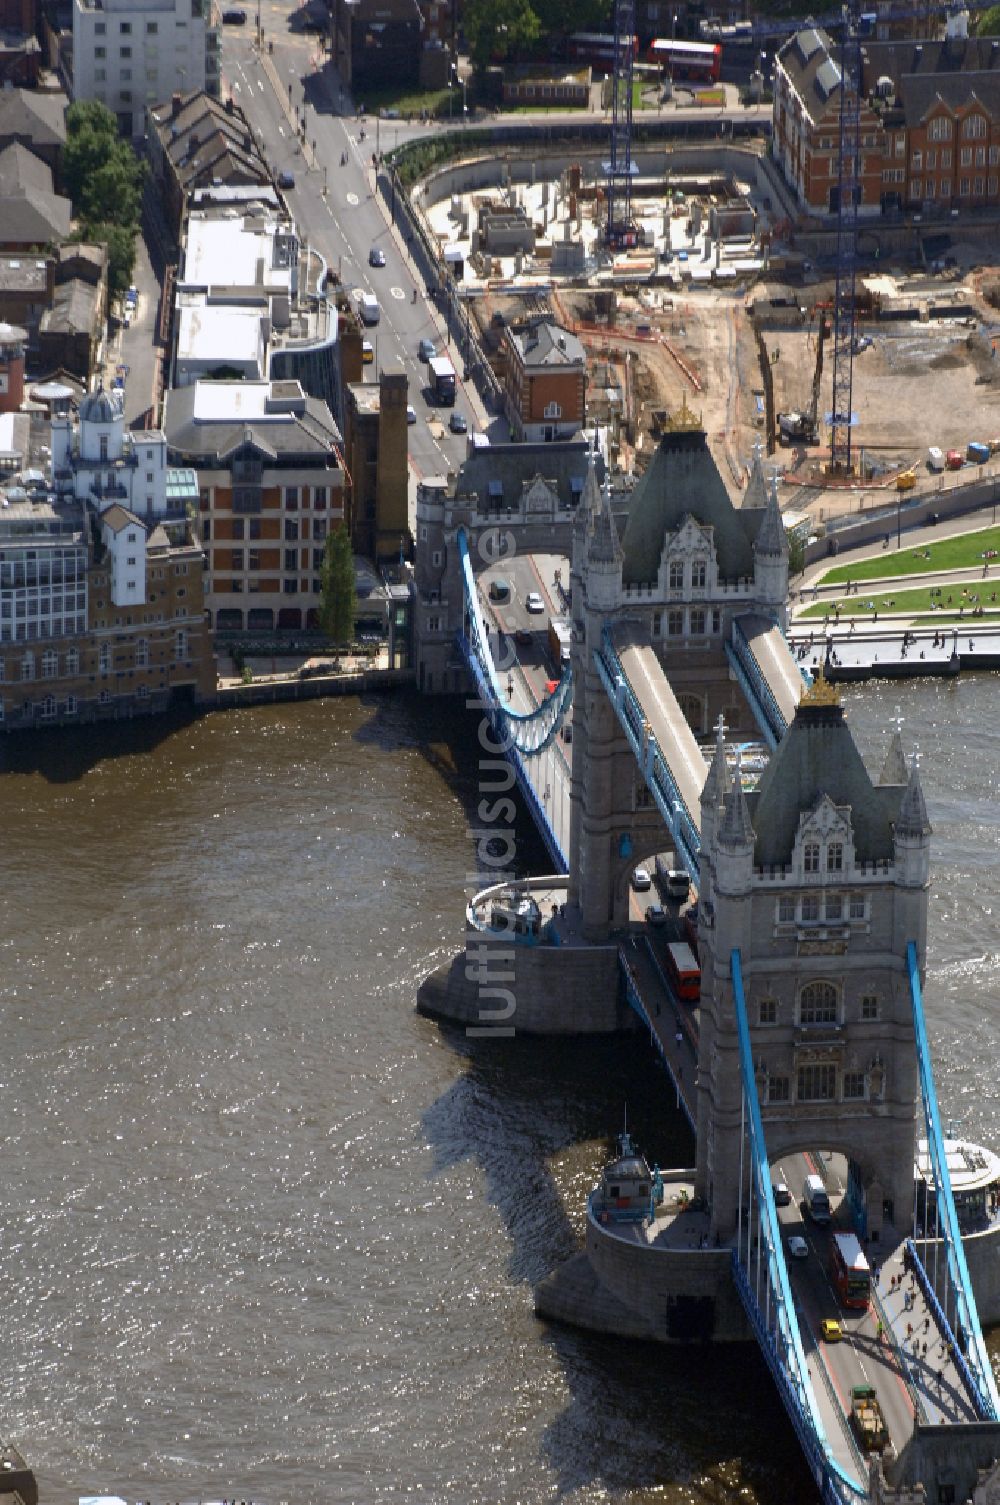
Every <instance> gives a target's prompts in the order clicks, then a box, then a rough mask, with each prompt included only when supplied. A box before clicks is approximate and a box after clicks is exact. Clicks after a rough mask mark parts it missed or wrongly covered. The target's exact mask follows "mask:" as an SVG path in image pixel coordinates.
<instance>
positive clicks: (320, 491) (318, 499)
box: [313, 486, 326, 509]
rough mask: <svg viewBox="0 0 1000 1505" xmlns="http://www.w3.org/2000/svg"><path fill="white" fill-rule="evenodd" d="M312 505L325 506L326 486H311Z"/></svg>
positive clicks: (316, 506)
mask: <svg viewBox="0 0 1000 1505" xmlns="http://www.w3.org/2000/svg"><path fill="white" fill-rule="evenodd" d="M313 506H314V507H315V508H317V509H318V508H320V507H325V506H326V487H325V486H314V487H313Z"/></svg>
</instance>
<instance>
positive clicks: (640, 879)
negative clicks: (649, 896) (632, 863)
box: [632, 867, 653, 894]
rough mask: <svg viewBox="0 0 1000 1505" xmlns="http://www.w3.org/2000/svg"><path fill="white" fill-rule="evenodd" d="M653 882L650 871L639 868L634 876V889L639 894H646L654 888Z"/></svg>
mask: <svg viewBox="0 0 1000 1505" xmlns="http://www.w3.org/2000/svg"><path fill="white" fill-rule="evenodd" d="M652 886H653V880H652V878H651V877H650V876H649V869H648V868H646V867H637V868H636V869H635V871H634V872H633V874H632V887H633V888H634V889H635V891H636V893H637V894H644V893H645V892H646V890H647V889H648V888H652Z"/></svg>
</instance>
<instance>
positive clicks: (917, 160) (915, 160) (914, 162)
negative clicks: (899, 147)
mask: <svg viewBox="0 0 1000 1505" xmlns="http://www.w3.org/2000/svg"><path fill="white" fill-rule="evenodd" d="M923 165H924V158H923V153H922V152H919V151H915V152H914V153H913V156H912V157H911V158H910V167H911V169H912V171H913V172H920V170H921V168H922V167H923Z"/></svg>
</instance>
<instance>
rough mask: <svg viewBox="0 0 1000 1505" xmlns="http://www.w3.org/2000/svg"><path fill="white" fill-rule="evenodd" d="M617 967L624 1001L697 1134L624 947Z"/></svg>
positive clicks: (694, 1132)
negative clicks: (641, 1026) (644, 1031)
mask: <svg viewBox="0 0 1000 1505" xmlns="http://www.w3.org/2000/svg"><path fill="white" fill-rule="evenodd" d="M618 965H619V967H620V968H621V974H622V977H623V979H624V982H625V998H626V1001H627V1003H628V1006H629V1008H630V1009H631V1010H632V1011H633V1013H635V1014H638V1016H639V1018H640V1019H641V1020H642V1022H643V1024H644V1025H645V1026H646V1028H647V1029H648V1030H649V1038H650V1039H651V1040H652V1042H653V1045H654V1047H655V1048H656V1050H658V1051H659V1053H660V1059H661V1060H662V1062H663V1064H664V1066H665V1067H666V1068H667V1072H668V1074H669V1076H670V1080H671V1081H672V1082H673V1084H674V1088H675V1090H676V1092H677V1101H678V1103H679V1104H680V1107H681V1111H682V1113H683V1114H684V1117H685V1118H686V1119H687V1121H688V1123H689V1124H690V1126H691V1132H692V1133H693V1134H697V1132H698V1125H697V1123H696V1122H695V1120H694V1118H693V1117H692V1116H691V1113H690V1110H689V1109H688V1105H687V1103H686V1102H685V1101H684V1097H683V1095H682V1094H681V1089H680V1083H679V1082H678V1080H677V1078H676V1076H675V1075H674V1068H673V1066H672V1065H671V1064H670V1058H669V1056H668V1055H667V1053H666V1051H665V1050H664V1049H663V1045H662V1042H661V1041H660V1037H659V1035H658V1034H657V1033H656V1030H655V1029H654V1028H653V1023H652V1020H651V1019H650V1017H649V1013H648V1011H647V1009H646V1001H645V999H644V998H643V996H642V993H641V992H640V990H639V983H638V981H637V979H636V976H635V973H634V972H633V971H632V968H631V967H630V965H629V960H628V957H627V956H626V954H625V948H624V946H619V947H618Z"/></svg>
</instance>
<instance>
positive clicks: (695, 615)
mask: <svg viewBox="0 0 1000 1505" xmlns="http://www.w3.org/2000/svg"><path fill="white" fill-rule="evenodd" d="M704 632H705V608H704V607H703V606H693V607H692V608H691V635H692V637H701V636H703V635H704Z"/></svg>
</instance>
